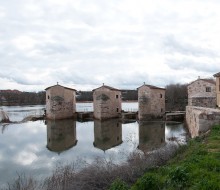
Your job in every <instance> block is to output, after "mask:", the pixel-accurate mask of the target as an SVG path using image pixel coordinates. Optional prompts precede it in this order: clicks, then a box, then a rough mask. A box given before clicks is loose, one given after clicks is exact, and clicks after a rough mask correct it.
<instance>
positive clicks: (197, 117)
mask: <svg viewBox="0 0 220 190" xmlns="http://www.w3.org/2000/svg"><path fill="white" fill-rule="evenodd" d="M215 124H220V109H213V108H204V107H195V106H187V107H186V125H187V127H188V129H189V132H190V134H191V137H196V136H199V135H200V134H201V133H204V132H206V131H208V130H209V129H210V128H211V127H212V126H213V125H215Z"/></svg>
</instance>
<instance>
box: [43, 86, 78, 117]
mask: <svg viewBox="0 0 220 190" xmlns="http://www.w3.org/2000/svg"><path fill="white" fill-rule="evenodd" d="M45 90H46V117H47V119H66V118H73V117H74V114H75V112H76V90H75V89H72V88H67V87H64V86H61V85H59V84H57V85H54V86H50V87H48V88H46V89H45Z"/></svg>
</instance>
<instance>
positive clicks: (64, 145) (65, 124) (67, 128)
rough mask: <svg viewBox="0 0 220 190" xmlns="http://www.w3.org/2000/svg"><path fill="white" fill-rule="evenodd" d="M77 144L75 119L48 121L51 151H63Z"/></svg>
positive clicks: (48, 144)
mask: <svg viewBox="0 0 220 190" xmlns="http://www.w3.org/2000/svg"><path fill="white" fill-rule="evenodd" d="M76 144H77V139H76V121H75V120H71V119H66V120H48V121H47V148H48V149H49V150H50V151H53V152H57V153H61V152H63V151H65V150H68V149H70V148H72V147H74V146H76Z"/></svg>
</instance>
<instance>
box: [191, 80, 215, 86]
mask: <svg viewBox="0 0 220 190" xmlns="http://www.w3.org/2000/svg"><path fill="white" fill-rule="evenodd" d="M199 80H201V81H204V82H208V83H211V84H214V85H215V84H216V82H215V80H214V79H197V80H195V81H193V82H191V83H189V84H188V86H189V85H191V84H192V83H194V82H196V81H199Z"/></svg>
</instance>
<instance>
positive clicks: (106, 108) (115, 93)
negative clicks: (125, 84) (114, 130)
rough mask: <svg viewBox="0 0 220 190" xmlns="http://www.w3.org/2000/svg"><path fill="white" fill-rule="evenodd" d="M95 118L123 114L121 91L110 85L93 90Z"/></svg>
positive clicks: (114, 116) (107, 117)
mask: <svg viewBox="0 0 220 190" xmlns="http://www.w3.org/2000/svg"><path fill="white" fill-rule="evenodd" d="M93 107H94V118H95V119H99V120H104V119H110V118H117V117H120V116H121V91H120V90H118V89H116V88H112V87H110V86H106V85H104V84H103V86H101V87H99V88H96V89H94V90H93Z"/></svg>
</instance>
